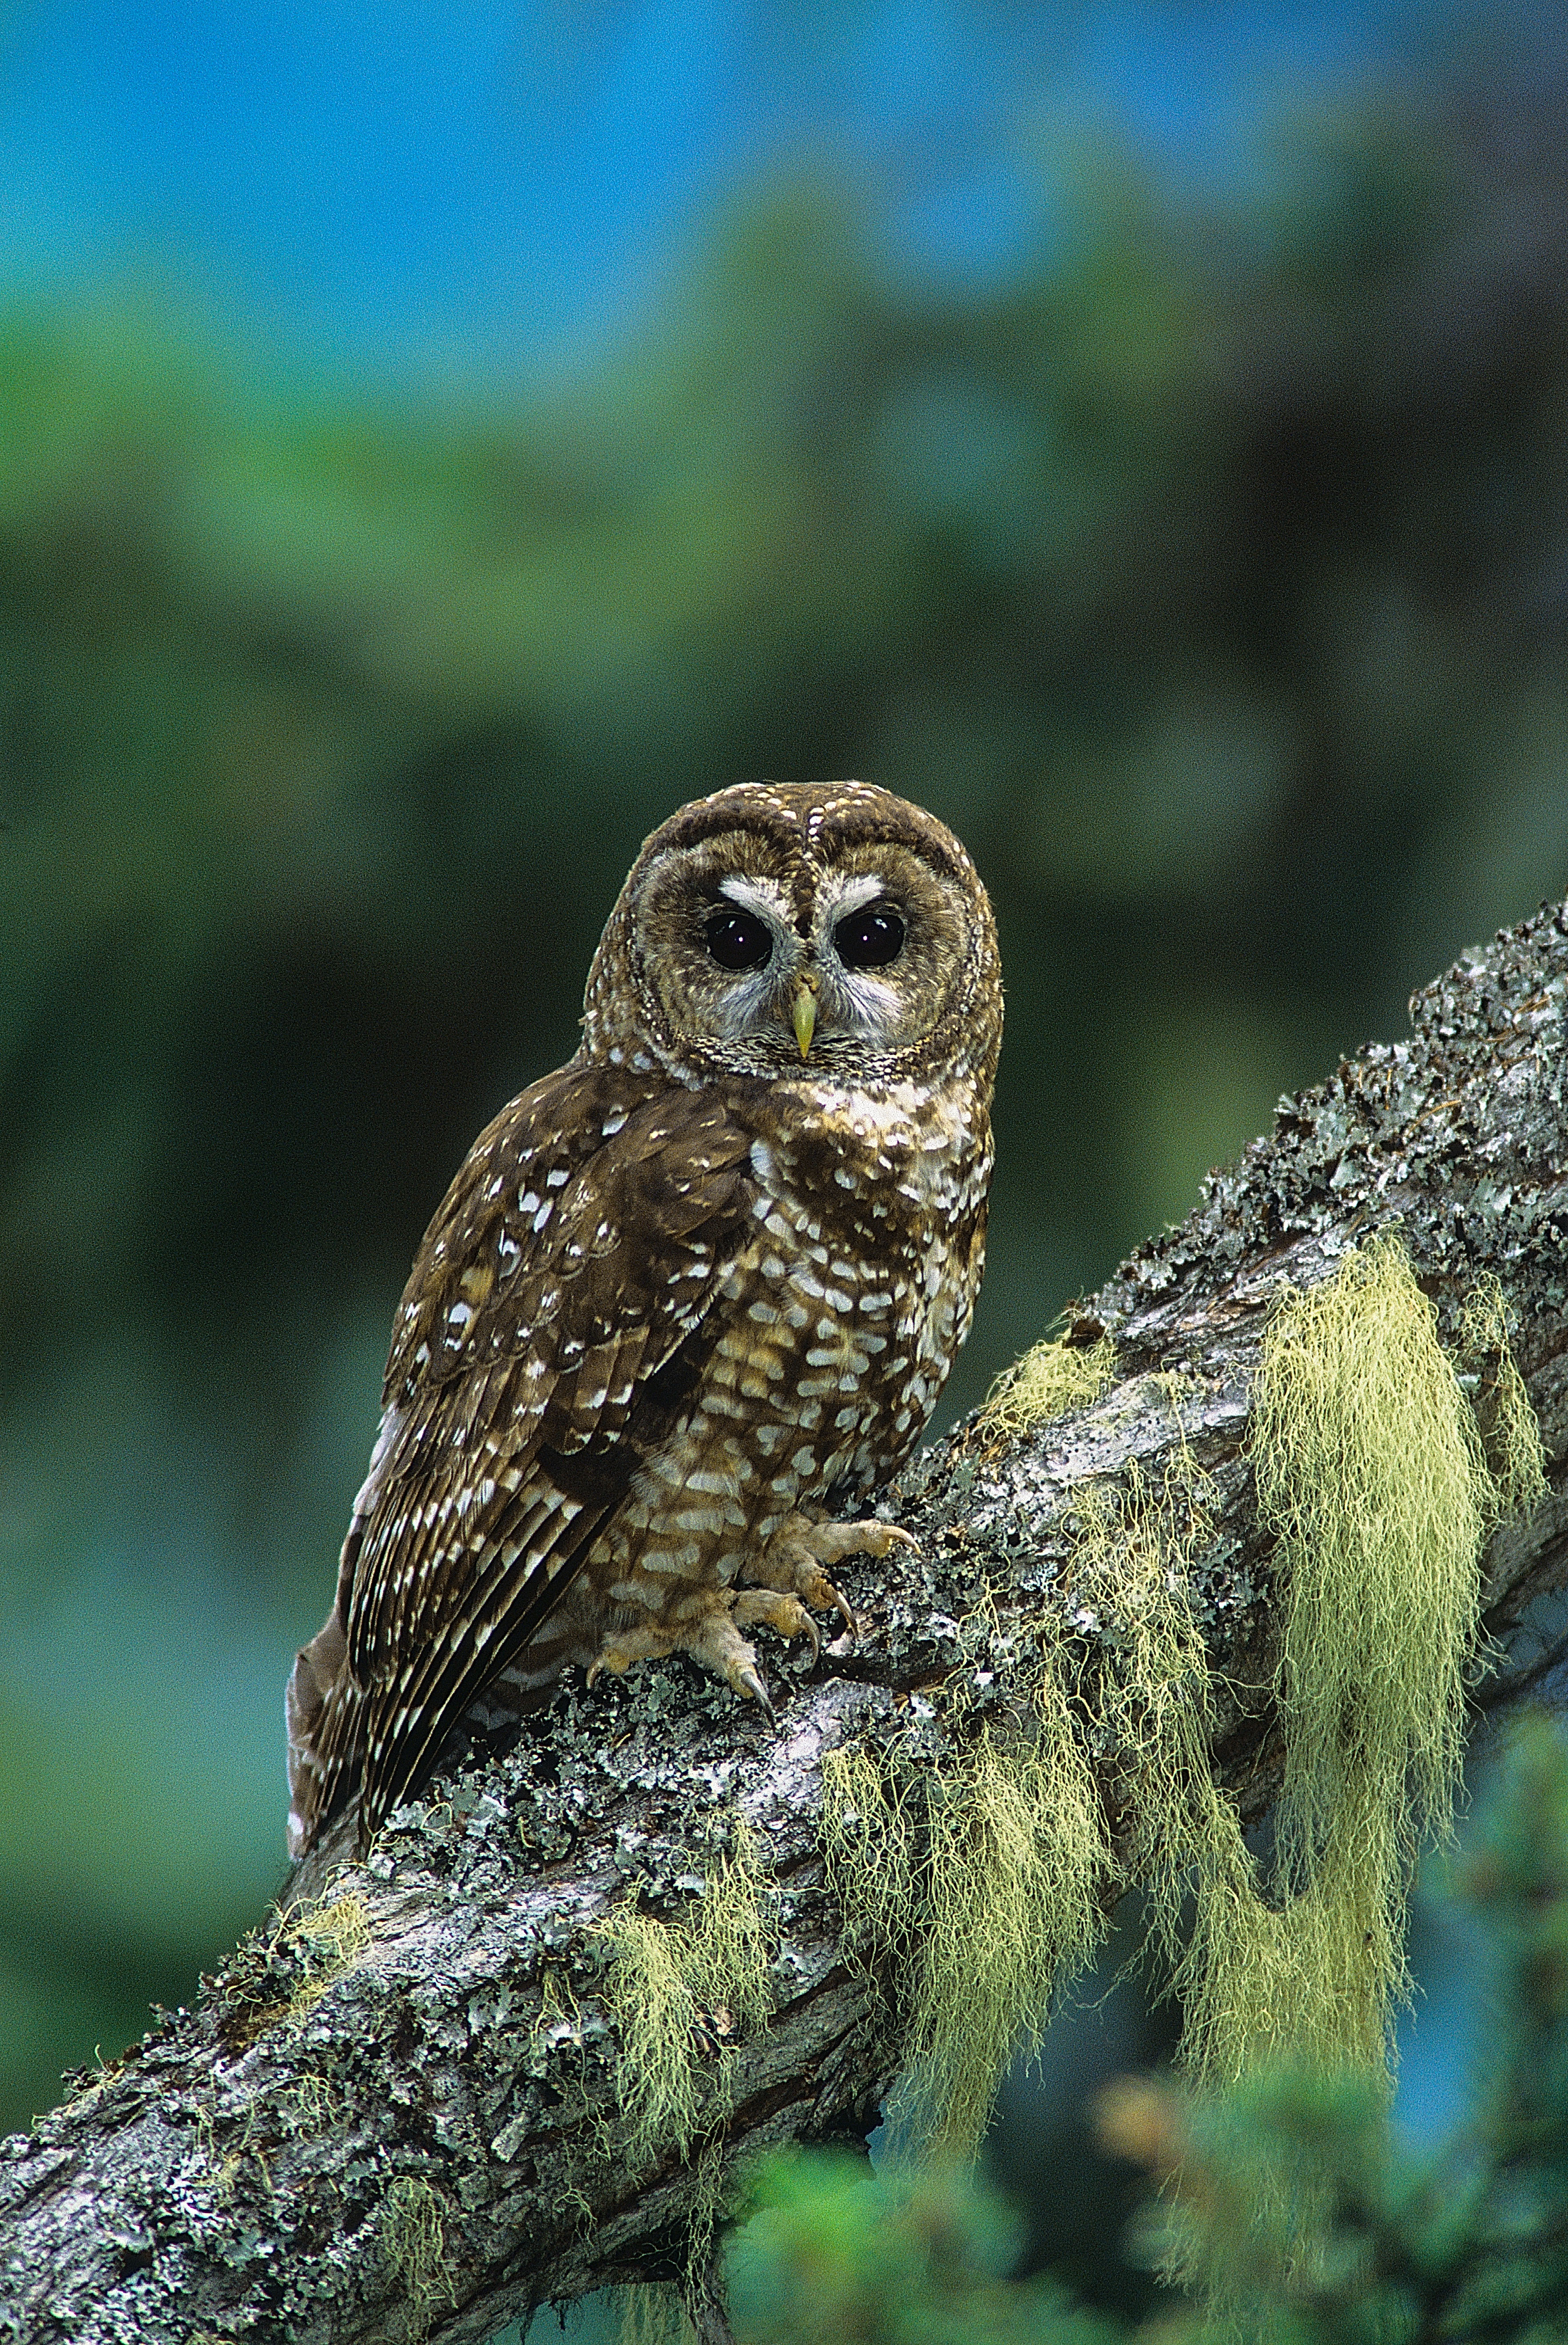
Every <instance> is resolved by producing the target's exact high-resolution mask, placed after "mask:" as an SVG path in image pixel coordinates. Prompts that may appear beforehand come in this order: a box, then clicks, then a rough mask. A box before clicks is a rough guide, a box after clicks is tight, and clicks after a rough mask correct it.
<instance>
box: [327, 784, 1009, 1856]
mask: <svg viewBox="0 0 1568 2345" xmlns="http://www.w3.org/2000/svg"><path fill="white" fill-rule="evenodd" d="M583 1026H584V1037H583V1043H582V1047H581V1049H580V1050H579V1051H578V1052H577V1054H576V1056H575V1058H574V1059H573V1060H572V1061H570V1063H569V1064H568V1065H566V1066H565V1067H562V1068H560V1069H558V1070H557V1071H556V1072H555V1073H554V1074H550V1075H545V1076H544V1077H543V1078H542V1079H541V1080H540V1081H538V1082H536V1083H533V1084H531V1085H530V1086H529V1088H528V1089H527V1090H526V1091H524V1092H523V1093H522V1094H521V1096H520V1097H519V1098H517V1099H515V1100H514V1101H512V1102H511V1104H510V1106H508V1107H506V1108H504V1109H503V1110H502V1112H501V1113H500V1114H499V1115H498V1116H497V1117H496V1118H495V1120H494V1122H493V1123H492V1124H491V1125H490V1126H489V1127H488V1129H487V1130H486V1131H485V1132H482V1133H481V1135H480V1137H479V1139H478V1140H477V1141H476V1142H475V1143H474V1146H473V1150H472V1152H471V1153H470V1155H469V1157H468V1160H467V1162H465V1163H464V1165H463V1169H462V1171H461V1172H460V1173H459V1174H458V1176H457V1178H456V1180H455V1181H454V1182H453V1185H452V1188H451V1189H450V1191H449V1192H448V1193H447V1196H446V1198H445V1200H444V1201H443V1204H442V1206H441V1208H440V1210H439V1212H438V1213H437V1214H436V1216H435V1219H434V1220H433V1223H431V1226H430V1229H429V1230H428V1231H427V1233H426V1234H425V1239H424V1243H423V1245H422V1246H421V1248H420V1252H419V1256H418V1259H417V1260H416V1262H415V1264H414V1266H413V1271H412V1275H411V1277H410V1279H409V1283H408V1285H407V1288H406V1289H405V1291H404V1294H403V1299H402V1306H401V1308H400V1310H399V1313H398V1317H397V1323H396V1326H395V1329H394V1332H393V1338H392V1355H391V1357H390V1359H389V1361H388V1364H387V1375H386V1384H385V1388H384V1393H383V1414H382V1428H381V1433H380V1436H379V1437H378V1439H377V1442H376V1446H375V1450H374V1453H373V1455H372V1460H371V1467H370V1471H369V1473H368V1474H367V1476H366V1477H365V1481H364V1484H363V1486H362V1487H361V1491H360V1494H359V1497H358V1498H357V1500H356V1501H355V1505H354V1511H353V1518H352V1520H351V1524H350V1526H349V1533H348V1537H347V1538H346V1539H345V1541H344V1544H343V1552H342V1558H341V1565H340V1568H339V1574H338V1589H337V1596H336V1599H335V1601H334V1603H333V1607H332V1609H331V1613H330V1614H329V1616H328V1619H327V1621H326V1624H325V1626H324V1627H323V1628H322V1629H321V1633H320V1635H319V1636H317V1637H316V1638H315V1639H313V1640H312V1642H311V1644H310V1645H308V1646H306V1647H305V1648H304V1650H302V1651H301V1652H300V1655H299V1657H298V1659H297V1660H296V1663H295V1668H294V1672H293V1675H292V1677H291V1679H290V1687H289V1702H288V1716H289V1742H290V1795H291V1812H290V1850H291V1852H292V1853H294V1854H295V1855H300V1854H302V1853H304V1851H305V1850H306V1849H307V1848H309V1847H310V1845H311V1843H312V1841H313V1840H314V1839H315V1837H316V1835H317V1834H318V1832H320V1831H321V1826H322V1825H323V1823H324V1822H326V1821H327V1820H328V1819H329V1818H330V1817H331V1815H332V1814H333V1813H334V1812H336V1811H337V1810H338V1809H339V1808H340V1807H341V1806H342V1804H343V1803H344V1802H345V1801H347V1800H348V1799H349V1798H351V1796H352V1795H353V1793H354V1792H355V1791H356V1789H357V1790H358V1792H359V1794H360V1825H361V1838H364V1839H368V1837H369V1835H370V1833H371V1832H373V1831H374V1830H375V1828H376V1827H377V1825H378V1824H379V1823H380V1822H382V1820H383V1819H384V1817H385V1816H386V1814H387V1813H388V1812H389V1810H390V1809H391V1808H392V1806H394V1805H395V1804H396V1802H398V1801H399V1800H401V1799H402V1798H404V1797H405V1796H406V1795H407V1793H408V1792H410V1791H411V1790H412V1788H414V1787H415V1786H416V1784H417V1783H418V1782H419V1781H420V1779H421V1778H422V1776H423V1774H424V1773H426V1772H427V1771H428V1770H429V1768H430V1766H431V1765H432V1763H433V1761H435V1760H436V1759H438V1758H439V1757H440V1755H441V1753H442V1751H443V1748H444V1747H445V1745H446V1744H447V1742H448V1741H450V1739H451V1738H452V1736H453V1732H454V1731H455V1730H457V1729H458V1728H459V1727H460V1726H461V1725H462V1724H463V1721H464V1720H465V1718H467V1719H469V1720H471V1721H472V1720H477V1719H479V1718H480V1717H481V1715H482V1714H483V1711H484V1708H485V1707H489V1708H494V1707H495V1706H496V1705H499V1706H500V1707H502V1708H503V1709H504V1708H506V1707H508V1706H510V1707H512V1708H515V1707H516V1706H517V1704H518V1702H519V1700H521V1699H522V1698H523V1697H524V1696H525V1695H526V1694H527V1693H528V1692H529V1691H530V1690H532V1689H534V1688H536V1687H538V1686H540V1685H542V1684H545V1683H547V1682H548V1681H549V1680H551V1679H552V1678H554V1677H555V1675H556V1674H558V1672H559V1671H560V1670H561V1669H562V1668H564V1667H565V1666H566V1665H567V1664H569V1663H570V1662H573V1661H576V1662H581V1663H584V1664H585V1665H587V1666H588V1668H589V1671H590V1680H591V1678H592V1677H593V1676H594V1675H596V1673H597V1671H598V1670H600V1669H605V1668H607V1669H612V1670H623V1669H625V1668H626V1667H628V1666H629V1665H630V1664H631V1663H632V1662H633V1661H636V1660H647V1659H650V1658H657V1656H658V1655H660V1654H663V1653H667V1652H670V1651H674V1650H682V1651H686V1652H689V1653H691V1654H693V1655H695V1656H696V1657H697V1659H698V1660H701V1661H702V1662H704V1663H705V1664H706V1665H707V1666H708V1668H710V1669H712V1670H716V1671H717V1672H718V1674H720V1675H722V1676H724V1677H725V1678H727V1679H728V1681H729V1682H730V1683H731V1684H732V1685H734V1686H735V1687H736V1688H737V1690H740V1691H743V1692H746V1693H748V1694H750V1695H752V1696H753V1697H754V1698H756V1699H758V1700H761V1701H763V1702H766V1701H767V1694H766V1690H765V1689H764V1686H763V1682H762V1679H761V1675H760V1673H759V1669H758V1664H757V1657H756V1654H755V1652H754V1650H753V1649H752V1647H751V1645H750V1644H749V1642H748V1639H747V1638H746V1637H745V1635H744V1634H743V1631H744V1629H747V1628H748V1627H751V1626H753V1625H756V1624H763V1625H767V1626H769V1627H772V1628H773V1629H777V1630H779V1632H781V1633H782V1634H783V1635H785V1636H795V1635H800V1634H807V1635H809V1636H811V1637H812V1639H813V1640H814V1639H815V1637H816V1629H815V1627H814V1624H813V1623H812V1621H811V1618H810V1613H809V1610H808V1609H807V1607H808V1606H810V1607H815V1608H817V1609H824V1608H828V1607H832V1606H837V1608H838V1609H839V1610H840V1612H841V1613H842V1615H843V1617H844V1619H846V1621H849V1622H850V1626H851V1627H852V1625H853V1624H852V1619H851V1616H850V1612H849V1609H848V1607H847V1606H846V1605H845V1604H844V1602H843V1599H842V1598H841V1597H840V1595H839V1594H838V1591H837V1590H836V1589H834V1587H833V1586H832V1584H831V1581H830V1579H829V1578H828V1572H829V1570H830V1568H832V1566H833V1565H834V1564H835V1563H836V1562H838V1561H839V1560H840V1559H841V1558H843V1557H844V1556H845V1555H849V1554H854V1553H870V1554H872V1555H881V1554H886V1553H887V1552H888V1550H889V1548H891V1546H892V1545H894V1544H895V1543H896V1542H898V1541H900V1540H901V1539H902V1538H903V1537H904V1536H905V1535H904V1534H903V1533H901V1532H899V1531H895V1530H892V1529H891V1528H889V1527H888V1526H887V1525H885V1524H881V1523H876V1522H864V1523H843V1524H840V1523H823V1522H820V1521H818V1520H816V1519H815V1518H810V1517H809V1516H808V1515H807V1514H806V1513H805V1512H804V1511H803V1508H804V1507H805V1506H806V1505H807V1504H808V1503H809V1502H812V1501H821V1500H825V1499H835V1500H836V1499H838V1498H840V1497H848V1496H850V1495H860V1496H863V1495H864V1494H866V1493H868V1492H870V1491H871V1489H873V1488H874V1487H876V1485H877V1483H878V1482H879V1481H881V1479H883V1478H885V1477H886V1476H887V1475H888V1473H889V1472H890V1471H891V1469H892V1468H893V1467H895V1466H896V1465H897V1464H898V1463H899V1461H900V1460H901V1458H902V1457H904V1456H905V1455H906V1453H907V1452H908V1450H909V1449H910V1448H911V1446H912V1445H913V1443H914V1442H915V1440H916V1439H917V1438H918V1436H919V1435H920V1433H921V1429H922V1427H923V1426H924V1425H925V1423H926V1421H927V1419H928V1417H929V1416H930V1414H931V1410H932V1406H933V1405H934V1403H935V1400H936V1396H937V1394H938V1393H939V1391H940V1390H941V1388H942V1383H943V1381H944V1379H945V1377H946V1376H947V1372H948V1369H949V1367H950V1366H951V1365H952V1358H953V1355H954V1354H955V1353H956V1351H957V1349H958V1346H959V1345H960V1344H961V1343H962V1340H963V1338H964V1335H966V1334H967V1332H968V1328H969V1320H970V1315H971V1311H972V1305H973V1300H974V1294H975V1291H976V1289H977V1287H978V1285H979V1283H980V1274H981V1268H982V1263H983V1243H984V1228H985V1197H986V1189H987V1186H988V1183H989V1181H990V1175H991V1130H990V1103H991V1088H992V1082H993V1076H994V1072H995V1066H996V1055H997V1050H998V1046H999V1043H1000V1040H1001V1029H1002V993H1001V982H1000V974H999V969H998V962H997V955H996V940H995V932H994V929H993V923H992V919H991V912H990V907H989V905H988V903H987V901H986V898H985V892H984V889H983V888H982V886H981V884H980V881H979V879H978V878H977V877H976V876H975V873H974V869H973V867H972V864H971V863H970V861H969V858H968V857H967V856H966V855H965V854H964V851H963V849H962V847H960V845H959V844H958V841H957V840H956V839H955V838H954V837H952V833H951V832H950V831H948V830H947V829H945V828H944V827H943V826H942V824H941V823H939V822H938V821H936V820H935V818H934V817H932V816H931V815H928V814H926V813H924V812H922V811H921V809H920V808H919V807H912V806H910V805H908V804H906V803H905V802H904V801H903V800H902V799H901V798H896V797H892V796H891V795H890V794H889V793H888V792H887V791H885V790H878V789H873V788H871V787H868V786H865V785H862V784H859V783H852V782H851V783H842V784H838V785H834V786H832V787H824V788H806V787H776V786H774V785H770V784H763V785H745V786H742V787H738V788H735V789H730V790H723V791H720V792H718V794H717V795H716V796H715V797H710V798H703V799H699V800H697V802H696V803H694V804H693V805H691V806H687V807H682V808H681V809H680V811H679V812H678V813H677V814H676V815H674V816H672V817H671V818H670V819H669V821H668V822H667V823H665V824H664V825H663V826H662V827H661V828H660V829H658V830H657V831H656V832H655V833H654V834H653V836H652V837H651V838H649V839H648V840H647V844H646V845H645V846H644V848H643V850H642V853H641V854H640V856H639V857H638V858H637V861H636V865H635V866H634V867H633V869H632V871H631V874H630V876H629V878H627V880H626V886H625V888H623V889H622V892H621V896H620V898H619V900H618V902H617V903H616V909H615V910H614V911H613V913H612V914H611V916H610V919H609V921H608V923H607V924H606V929H605V933H604V936H603V938H602V939H601V940H600V943H599V949H598V951H597V953H596V955H595V959H594V965H593V969H592V970H591V971H590V973H589V978H588V988H587V995H586V1000H585V1015H584V1020H583Z"/></svg>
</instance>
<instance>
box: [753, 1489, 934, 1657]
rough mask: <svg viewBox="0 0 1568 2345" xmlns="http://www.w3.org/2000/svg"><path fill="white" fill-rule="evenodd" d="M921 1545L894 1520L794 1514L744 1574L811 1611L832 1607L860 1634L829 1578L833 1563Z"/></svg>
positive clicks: (825, 1609)
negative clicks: (821, 1519)
mask: <svg viewBox="0 0 1568 2345" xmlns="http://www.w3.org/2000/svg"><path fill="white" fill-rule="evenodd" d="M918 1544H919V1542H918V1541H917V1540H916V1539H915V1538H912V1537H911V1534H910V1533H909V1532H908V1531H905V1530H900V1529H899V1528H897V1526H896V1525H895V1524H892V1523H879V1522H863V1523H814V1522H813V1521H812V1520H811V1518H810V1517H809V1515H799V1514H796V1515H791V1516H789V1518H788V1520H787V1521H785V1522H782V1523H780V1524H779V1528H778V1529H777V1530H776V1531H775V1532H774V1534H773V1536H772V1538H770V1539H769V1542H768V1544H767V1546H766V1547H765V1548H763V1550H762V1552H761V1554H760V1555H759V1556H757V1557H756V1558H753V1560H752V1561H750V1562H749V1563H748V1564H747V1565H746V1567H745V1571H746V1577H747V1579H748V1580H749V1581H751V1582H752V1583H754V1584H755V1585H756V1586H758V1587H759V1588H771V1589H779V1591H780V1592H781V1593H782V1594H785V1595H789V1596H798V1597H800V1598H801V1599H803V1600H804V1601H805V1602H806V1603H807V1604H809V1606H810V1607H811V1609H812V1610H813V1611H816V1612H825V1611H827V1610H828V1609H829V1608H830V1607H831V1608H832V1609H834V1610H836V1611H837V1612H838V1613H839V1614H840V1617H841V1619H842V1620H843V1623H844V1626H845V1627H846V1629H848V1630H849V1632H850V1636H851V1637H857V1636H859V1634H860V1623H859V1621H858V1620H857V1619H855V1616H854V1614H853V1613H852V1612H851V1611H850V1608H849V1606H848V1604H846V1603H845V1601H844V1599H843V1597H842V1596H841V1595H840V1592H839V1590H838V1589H836V1588H835V1587H834V1585H833V1583H832V1581H831V1580H830V1579H829V1577H828V1570H829V1568H830V1567H831V1566H832V1565H834V1564H836V1563H841V1562H842V1561H843V1559H844V1558H845V1557H846V1556H847V1555H870V1556H883V1555H891V1552H892V1550H893V1548H896V1547H907V1548H914V1547H915V1546H917V1545H918ZM742 1601H744V1599H742ZM759 1617H766V1616H759Z"/></svg>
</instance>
